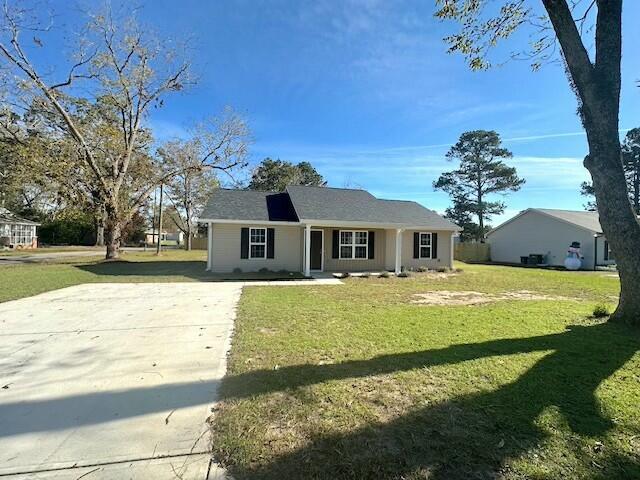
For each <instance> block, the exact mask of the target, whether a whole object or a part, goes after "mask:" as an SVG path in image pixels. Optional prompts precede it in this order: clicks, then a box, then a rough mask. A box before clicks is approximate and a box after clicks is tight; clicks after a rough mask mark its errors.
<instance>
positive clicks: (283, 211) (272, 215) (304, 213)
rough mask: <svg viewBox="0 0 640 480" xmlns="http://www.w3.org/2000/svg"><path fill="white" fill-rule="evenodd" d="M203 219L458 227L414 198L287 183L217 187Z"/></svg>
mask: <svg viewBox="0 0 640 480" xmlns="http://www.w3.org/2000/svg"><path fill="white" fill-rule="evenodd" d="M200 218H201V219H203V220H254V221H290V222H298V221H299V220H321V221H327V222H331V221H335V222H354V223H355V222H360V223H379V224H384V225H398V226H414V227H422V226H424V227H428V228H432V229H434V230H459V228H458V227H457V226H456V225H454V224H453V223H451V222H450V221H448V220H446V219H445V218H443V217H442V216H440V215H438V214H437V213H436V212H434V211H433V210H429V209H427V208H425V207H423V206H422V205H420V204H418V203H416V202H409V201H403V200H381V199H378V198H376V197H374V196H373V195H371V194H370V193H369V192H367V191H365V190H353V189H347V188H330V187H305V186H289V187H287V190H286V192H285V193H273V192H256V191H252V190H223V189H221V190H217V191H216V192H215V193H214V194H213V195H212V197H211V198H210V199H209V201H208V202H207V206H206V207H205V209H204V211H203V212H202V215H201V216H200Z"/></svg>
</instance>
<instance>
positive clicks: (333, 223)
mask: <svg viewBox="0 0 640 480" xmlns="http://www.w3.org/2000/svg"><path fill="white" fill-rule="evenodd" d="M198 222H200V223H207V222H214V223H229V224H234V225H289V226H299V227H304V226H305V225H307V224H310V225H313V226H316V227H338V228H340V227H351V228H356V229H360V228H371V229H379V230H395V229H397V228H402V229H406V230H421V229H425V228H428V229H431V230H433V231H434V232H460V231H462V229H461V228H460V227H455V228H451V227H437V228H434V227H433V226H431V225H408V224H407V225H405V224H399V223H375V222H359V221H342V220H313V219H300V221H299V222H286V221H271V220H229V219H219V218H201V219H199V220H198Z"/></svg>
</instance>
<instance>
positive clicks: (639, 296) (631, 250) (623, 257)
mask: <svg viewBox="0 0 640 480" xmlns="http://www.w3.org/2000/svg"><path fill="white" fill-rule="evenodd" d="M592 136H593V137H597V135H592ZM590 143H593V144H594V145H593V147H595V148H590V150H591V151H594V150H595V153H593V154H590V155H589V156H588V157H587V158H586V159H585V166H586V167H587V169H588V170H589V172H590V173H591V177H592V179H593V187H594V191H595V195H596V202H597V204H598V213H599V216H600V224H601V226H602V230H603V232H604V234H605V236H606V238H607V241H608V242H609V245H610V246H611V250H612V252H613V256H614V258H615V259H616V263H617V265H618V273H619V275H620V301H619V303H618V308H617V309H616V311H615V312H614V314H613V315H612V317H611V318H612V319H613V320H622V321H625V322H627V323H633V324H636V325H640V255H639V254H638V252H640V224H638V220H637V219H636V216H635V214H634V212H633V209H632V208H631V204H630V202H629V195H628V192H627V184H626V181H625V178H624V173H623V170H622V165H621V161H620V146H619V142H618V138H617V135H616V136H615V138H612V139H610V140H609V141H607V140H604V139H598V138H594V139H593V142H590ZM596 143H600V145H599V146H598V145H595V144H596ZM616 146H617V148H616Z"/></svg>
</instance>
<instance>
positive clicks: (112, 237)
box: [104, 205, 122, 260]
mask: <svg viewBox="0 0 640 480" xmlns="http://www.w3.org/2000/svg"><path fill="white" fill-rule="evenodd" d="M104 237H105V243H106V245H107V255H106V257H105V258H106V259H107V260H117V259H118V258H120V241H121V239H122V224H121V220H120V218H119V215H118V208H117V207H116V206H115V205H105V225H104Z"/></svg>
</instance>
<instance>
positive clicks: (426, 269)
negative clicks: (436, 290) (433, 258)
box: [416, 266, 429, 273]
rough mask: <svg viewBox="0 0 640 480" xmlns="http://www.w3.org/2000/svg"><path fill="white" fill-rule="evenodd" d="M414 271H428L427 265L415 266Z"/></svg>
mask: <svg viewBox="0 0 640 480" xmlns="http://www.w3.org/2000/svg"><path fill="white" fill-rule="evenodd" d="M416 271H418V272H420V273H425V272H428V271H429V267H422V266H421V267H418V268H416Z"/></svg>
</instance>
